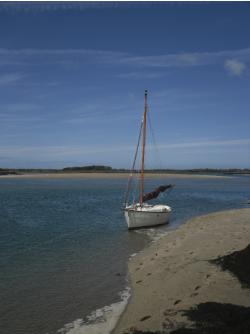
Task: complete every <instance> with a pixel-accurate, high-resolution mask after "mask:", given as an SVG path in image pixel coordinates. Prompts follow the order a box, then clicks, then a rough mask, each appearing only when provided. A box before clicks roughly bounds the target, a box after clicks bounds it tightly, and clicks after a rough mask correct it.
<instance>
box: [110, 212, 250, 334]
mask: <svg viewBox="0 0 250 334" xmlns="http://www.w3.org/2000/svg"><path fill="white" fill-rule="evenodd" d="M249 243H250V208H244V209H235V210H229V211H219V212H215V213H211V214H208V215H203V216H198V217H195V218H192V219H190V220H188V221H187V222H186V223H185V224H183V225H182V226H180V227H179V228H178V229H177V230H172V231H170V232H168V233H167V234H166V235H164V236H163V237H162V238H160V239H159V240H157V241H155V242H153V243H151V244H150V246H149V247H147V248H145V249H143V250H142V251H141V252H139V253H138V254H137V255H136V256H134V257H133V258H132V259H130V261H129V263H128V278H129V284H130V288H131V297H130V299H129V301H128V304H127V306H126V308H125V311H124V312H123V313H122V315H121V317H120V318H119V320H118V322H117V324H116V327H115V328H114V330H113V331H112V334H124V333H133V332H134V333H138V334H139V333H140V331H141V333H143V331H145V332H146V331H150V332H152V333H159V332H162V333H170V332H171V331H173V330H176V329H178V328H188V327H190V326H191V327H192V326H193V325H194V324H193V322H192V321H190V319H188V318H187V316H186V315H185V312H184V310H186V311H188V310H190V309H192V308H193V307H196V306H197V305H198V306H199V305H201V304H202V303H205V304H206V303H207V304H209V303H212V302H213V303H219V304H221V305H224V304H233V305H241V306H242V307H250V290H249V289H242V286H241V284H240V282H239V281H238V279H237V278H236V277H235V276H234V275H232V274H231V273H230V272H228V271H223V270H222V269H221V268H220V267H218V266H216V265H215V264H212V263H211V262H210V261H211V260H215V259H217V258H218V257H221V256H226V255H229V254H231V253H233V252H235V251H240V250H242V249H244V248H245V247H247V246H248V244H249ZM222 303H224V304H222ZM136 331H138V332H136Z"/></svg>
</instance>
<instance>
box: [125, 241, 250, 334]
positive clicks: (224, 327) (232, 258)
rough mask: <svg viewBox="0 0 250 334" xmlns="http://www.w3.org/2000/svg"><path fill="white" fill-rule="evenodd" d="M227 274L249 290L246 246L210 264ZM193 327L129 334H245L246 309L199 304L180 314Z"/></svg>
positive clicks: (248, 325)
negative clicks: (230, 274) (189, 321)
mask: <svg viewBox="0 0 250 334" xmlns="http://www.w3.org/2000/svg"><path fill="white" fill-rule="evenodd" d="M210 263H212V264H216V265H218V266H220V267H221V268H222V270H228V271H230V272H231V273H232V274H233V275H234V276H235V277H237V278H238V280H239V281H240V283H241V285H242V287H243V288H250V266H249V263H250V245H248V246H247V247H246V248H245V249H243V250H241V251H237V252H233V253H231V254H229V255H226V256H222V257H219V258H217V259H214V260H212V261H210ZM181 312H182V314H183V315H184V316H186V317H187V318H188V319H189V320H191V321H192V322H193V323H194V325H193V326H192V328H190V327H180V328H178V329H175V330H172V331H171V328H168V329H167V330H165V331H161V332H159V331H139V330H136V329H133V330H132V331H130V332H127V333H129V334H166V333H171V334H222V333H225V334H249V333H250V307H245V306H240V305H233V304H222V303H216V302H207V303H201V304H199V305H197V306H195V307H192V308H191V309H189V310H182V311H181Z"/></svg>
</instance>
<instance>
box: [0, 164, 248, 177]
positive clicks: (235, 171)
mask: <svg viewBox="0 0 250 334" xmlns="http://www.w3.org/2000/svg"><path fill="white" fill-rule="evenodd" d="M129 172H130V170H129V169H126V168H112V167H110V166H104V165H89V166H72V167H65V168H62V169H53V168H0V176H1V175H24V174H43V173H44V174H48V173H53V174H70V173H126V174H127V173H129ZM145 173H149V174H190V175H197V174H198V175H250V168H226V169H225V168H193V169H147V170H145Z"/></svg>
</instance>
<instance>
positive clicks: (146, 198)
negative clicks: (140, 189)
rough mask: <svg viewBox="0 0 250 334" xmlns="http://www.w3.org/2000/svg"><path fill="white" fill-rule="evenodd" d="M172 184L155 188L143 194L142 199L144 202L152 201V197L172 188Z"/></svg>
mask: <svg viewBox="0 0 250 334" xmlns="http://www.w3.org/2000/svg"><path fill="white" fill-rule="evenodd" d="M172 187H173V185H172V184H167V185H166V186H160V187H158V188H156V189H155V190H153V191H151V192H150V193H147V194H145V195H144V196H143V198H142V200H143V202H146V201H150V200H151V199H154V198H157V197H158V196H159V194H160V193H162V192H164V191H165V190H167V189H170V188H172Z"/></svg>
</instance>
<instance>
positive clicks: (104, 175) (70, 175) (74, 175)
mask: <svg viewBox="0 0 250 334" xmlns="http://www.w3.org/2000/svg"><path fill="white" fill-rule="evenodd" d="M128 176H129V173H94V172H93V173H27V174H20V175H16V174H8V175H0V180H1V179H36V178H37V179H78V178H82V179H92V178H93V179H94V178H100V179H101V178H103V179H113V178H118V179H119V178H120V179H121V178H124V179H127V178H128ZM145 176H146V178H165V177H166V178H177V179H183V178H188V179H218V178H219V179H220V178H231V177H233V176H227V175H205V174H204V175H201V174H178V173H176V174H174V173H173V174H172V173H146V174H145Z"/></svg>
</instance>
